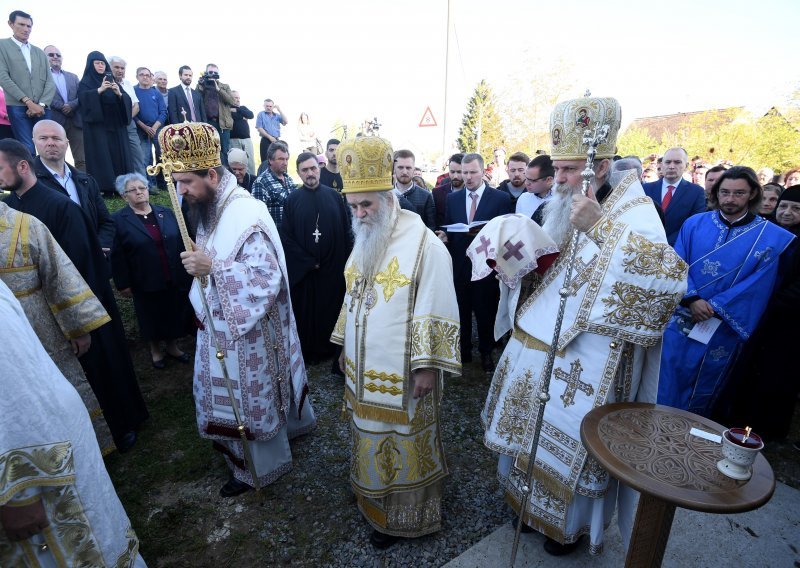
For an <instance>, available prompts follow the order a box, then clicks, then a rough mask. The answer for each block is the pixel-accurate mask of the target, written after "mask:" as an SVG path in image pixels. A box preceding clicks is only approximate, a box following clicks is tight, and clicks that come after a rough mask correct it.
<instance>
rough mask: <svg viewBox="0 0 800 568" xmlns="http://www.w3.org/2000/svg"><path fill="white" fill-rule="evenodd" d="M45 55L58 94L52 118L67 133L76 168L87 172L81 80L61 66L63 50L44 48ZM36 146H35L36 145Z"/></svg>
mask: <svg viewBox="0 0 800 568" xmlns="http://www.w3.org/2000/svg"><path fill="white" fill-rule="evenodd" d="M44 54H45V55H46V56H47V59H48V61H49V63H50V74H51V75H52V76H53V82H54V83H55V85H56V94H55V95H53V102H52V103H50V118H52V119H53V120H55V121H56V122H57V123H59V124H60V125H61V126H63V127H64V130H65V131H66V133H67V138H68V139H69V148H70V150H72V160H73V161H74V162H75V167H76V168H77V169H79V170H81V171H82V172H85V171H86V156H85V155H84V153H83V120H81V114H80V113H79V112H78V105H79V104H80V103H79V102H78V83H79V82H80V79H78V76H77V75H76V74H75V73H70V72H69V71H64V70H63V69H61V65H62V64H63V63H64V59H63V57H62V55H61V50H60V49H58V48H57V47H56V46H54V45H48V46H47V47H45V48H44ZM34 145H35V144H34Z"/></svg>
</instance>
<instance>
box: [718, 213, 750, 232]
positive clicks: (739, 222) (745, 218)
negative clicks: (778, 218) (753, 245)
mask: <svg viewBox="0 0 800 568" xmlns="http://www.w3.org/2000/svg"><path fill="white" fill-rule="evenodd" d="M719 218H720V220H721V221H722V222H723V223H724V224H725V225H726V226H728V227H730V228H734V227H742V226H744V225H748V224H749V223H751V222H752V221H753V219H755V218H756V216H755V214H753V212H752V211H747V212H746V213H745V214H744V215H742V216H741V217H739V218H738V219H736V220H735V221H728V219H726V218H725V216H724V215H723V214H722V213H720V214H719Z"/></svg>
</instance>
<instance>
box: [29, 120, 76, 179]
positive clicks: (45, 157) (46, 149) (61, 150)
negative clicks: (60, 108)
mask: <svg viewBox="0 0 800 568" xmlns="http://www.w3.org/2000/svg"><path fill="white" fill-rule="evenodd" d="M33 144H34V146H36V153H37V154H39V156H40V157H41V159H42V162H44V164H45V165H46V166H48V167H49V168H50V169H52V170H56V171H57V172H63V170H64V157H65V156H66V155H67V146H68V145H69V140H67V133H66V131H65V130H64V127H63V126H61V125H60V124H59V123H57V122H56V121H54V120H40V121H39V122H37V123H36V124H34V125H33Z"/></svg>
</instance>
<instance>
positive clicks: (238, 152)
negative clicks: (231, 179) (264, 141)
mask: <svg viewBox="0 0 800 568" xmlns="http://www.w3.org/2000/svg"><path fill="white" fill-rule="evenodd" d="M247 159H248V156H247V153H245V151H244V150H242V149H241V148H231V149H230V150H228V169H229V170H230V171H231V173H232V174H233V175H234V176H236V182H237V183H238V184H239V187H243V188H244V189H246V190H247V191H248V193H252V191H253V182H254V181H255V179H256V178H255V176H252V175H250V172H248V171H247Z"/></svg>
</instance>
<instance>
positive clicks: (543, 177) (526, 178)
mask: <svg viewBox="0 0 800 568" xmlns="http://www.w3.org/2000/svg"><path fill="white" fill-rule="evenodd" d="M549 177H550V176H542V177H538V178H536V179H531V178H529V177H528V176H525V181H528V182H530V183H536V182H537V181H539V180H543V179H547V178H549Z"/></svg>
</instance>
